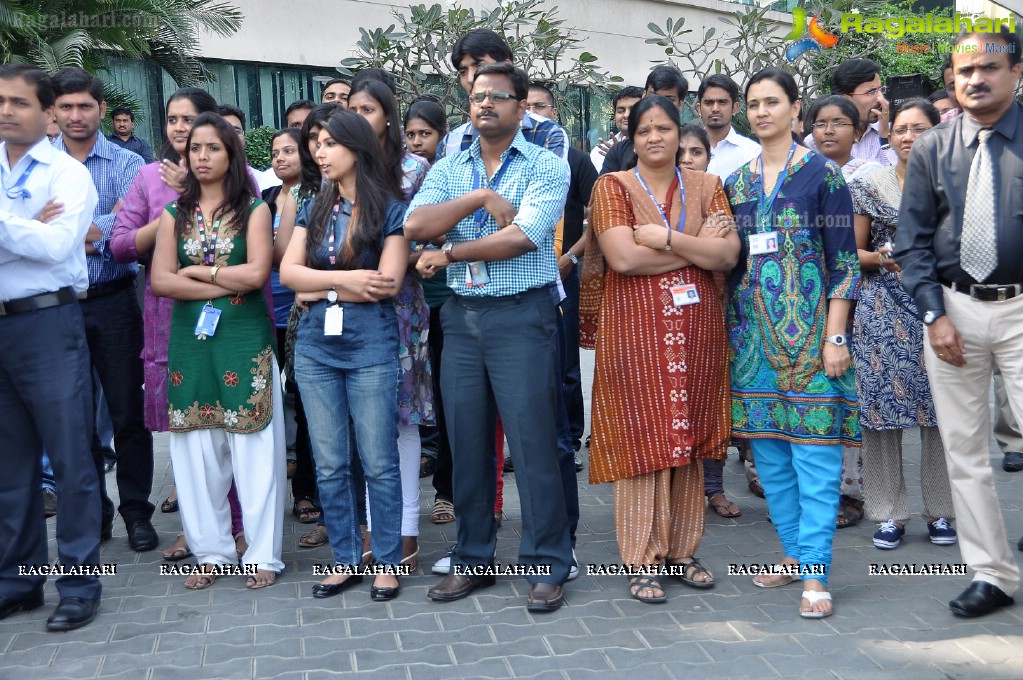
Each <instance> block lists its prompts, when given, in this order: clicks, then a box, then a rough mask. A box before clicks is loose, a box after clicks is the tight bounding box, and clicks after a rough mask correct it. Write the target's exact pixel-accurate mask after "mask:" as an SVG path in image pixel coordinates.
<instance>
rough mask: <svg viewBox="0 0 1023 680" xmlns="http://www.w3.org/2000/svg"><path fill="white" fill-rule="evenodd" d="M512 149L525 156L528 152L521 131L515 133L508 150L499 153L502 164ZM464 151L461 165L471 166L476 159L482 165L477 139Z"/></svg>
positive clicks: (527, 143)
mask: <svg viewBox="0 0 1023 680" xmlns="http://www.w3.org/2000/svg"><path fill="white" fill-rule="evenodd" d="M512 149H515V150H516V151H518V152H519V153H520V154H522V155H527V153H528V151H529V142H527V141H526V138H525V137H523V136H522V131H521V130H520V131H518V132H516V133H515V138H514V139H512V143H511V144H509V145H508V148H507V149H505V150H504V151H502V152H501V162H502V163H504V159H505V158H507V157H508V154H509V153H510V152H511V150H512ZM466 151H467V153H466V154H465V157H464V158H462V159H461V162H462V163H463V164H468V165H473V164H474V163H475V162H476V161H477V159H478V160H479V162H480V163H483V150H482V148H481V147H480V138H479V137H476V139H474V140H473V142H472V146H470V147H469V148H468V149H466Z"/></svg>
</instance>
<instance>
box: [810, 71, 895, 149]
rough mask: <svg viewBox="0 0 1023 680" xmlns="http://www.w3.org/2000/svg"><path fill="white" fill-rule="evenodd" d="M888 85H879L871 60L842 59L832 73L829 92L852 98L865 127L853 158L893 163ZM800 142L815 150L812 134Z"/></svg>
mask: <svg viewBox="0 0 1023 680" xmlns="http://www.w3.org/2000/svg"><path fill="white" fill-rule="evenodd" d="M887 92H888V88H887V87H885V86H883V85H882V84H881V67H880V66H878V64H877V62H875V61H871V60H870V59H850V60H848V61H843V62H842V63H841V64H839V65H838V68H836V69H835V72H834V73H832V74H831V93H832V94H838V95H842V96H843V97H846V98H847V99H849V100H851V101H852V103H853V104H855V105H856V108H857V109H858V110H859V112H860V121H861V122H862V124H865V125H866V126H867V128H866V130H865V131H864V132H863V136H862V137H860V140H859V141H858V142H856V143H855V144H853V147H852V157H853V158H859V159H862V160H864V161H875V162H877V163H880V164H881V165H885V166H887V165H895V162H896V160H897V158H896V156H895V154H894V153H893V152H892V151H891V149H887V148H884V149H883V148H882V147H887V145H888V127H889V125H888V100H887V99H885V93H887ZM803 145H804V146H806V147H807V148H809V149H812V150H814V151H816V150H817V146H816V145H815V144H814V142H813V135H807V136H806V139H804V140H803Z"/></svg>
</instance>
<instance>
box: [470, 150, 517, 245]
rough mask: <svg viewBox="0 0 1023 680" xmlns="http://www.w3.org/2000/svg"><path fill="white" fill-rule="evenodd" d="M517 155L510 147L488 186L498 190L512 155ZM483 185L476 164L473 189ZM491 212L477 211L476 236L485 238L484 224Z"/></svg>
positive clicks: (473, 173)
mask: <svg viewBox="0 0 1023 680" xmlns="http://www.w3.org/2000/svg"><path fill="white" fill-rule="evenodd" d="M513 155H515V149H508V155H507V156H505V157H504V160H503V161H502V162H501V167H500V168H498V169H497V174H495V175H494V179H493V181H491V182H489V186H488V187H487V188H489V189H491V190H493V191H497V187H498V186H499V185H500V184H501V178H503V177H504V172H505V170H507V169H508V166H509V165H511V159H512V156H513ZM481 186H483V180H482V178H480V173H479V170H477V169H476V165H475V164H473V166H472V188H473V190H476V189H479V188H480V187H481ZM488 217H489V214H488V213H487V211H486V209H484V208H480V209H479V210H477V211H476V238H483V225H484V224H486V221H487V218H488Z"/></svg>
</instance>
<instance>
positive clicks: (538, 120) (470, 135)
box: [437, 111, 568, 163]
mask: <svg viewBox="0 0 1023 680" xmlns="http://www.w3.org/2000/svg"><path fill="white" fill-rule="evenodd" d="M521 130H522V136H523V137H524V138H525V140H526V141H527V142H529V143H530V144H535V145H537V146H539V147H541V148H544V149H547V150H548V151H550V152H552V153H554V154H556V155H557V156H560V157H561V159H562V160H563V161H565V162H566V163H567V162H568V135H566V134H565V130H564V128H562V127H561V126H560V125H558V123H557V122H556V121H553V120H550V119H549V118H544V117H542V116H538V115H536V114H535V113H533V112H531V111H526V113H525V115H524V116H522V128H521ZM479 135H480V133H479V130H477V129H476V128H474V127H473V126H472V122H471V121H469V122H465V123H463V124H461V125H459V126H458V127H456V128H455V129H454V130H452V131H451V132H449V133H448V134H447V135H446V136H445V137H444V139H443V140H442V141H441V144H440V147H439V148H438V149H437V158H443V157H444V156H454V155H455V154H456V153H458V152H459V151H465V150H466V149H468V148H469V147H470V146H472V143H473V142H474V141H475V140H476V139H477V138H478V137H479Z"/></svg>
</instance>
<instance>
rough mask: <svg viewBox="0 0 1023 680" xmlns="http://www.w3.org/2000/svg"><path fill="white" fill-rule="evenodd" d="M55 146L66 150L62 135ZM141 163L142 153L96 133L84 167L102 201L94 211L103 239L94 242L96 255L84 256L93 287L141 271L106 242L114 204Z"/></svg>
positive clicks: (133, 179)
mask: <svg viewBox="0 0 1023 680" xmlns="http://www.w3.org/2000/svg"><path fill="white" fill-rule="evenodd" d="M53 146H54V147H55V148H56V149H57V150H58V151H63V152H65V153H67V147H65V146H64V136H63V135H61V136H60V137H57V139H55V140H54V141H53ZM142 165H143V162H142V156H140V155H138V154H137V153H135V152H134V151H128V150H127V149H122V148H121V147H119V146H117V145H115V144H114V143H113V142H111V141H110V140H109V139H107V138H106V137H104V136H103V135H96V144H95V145H94V146H93V147H92V151H90V152H89V155H88V157H86V159H85V167H86V169H87V170H88V171H89V174H90V175H92V183H93V184H94V185H95V186H96V192H97V193H98V194H99V203H98V204H96V210H95V212H93V216H92V223H93V224H95V225H96V227H97V228H98V229H99V230H100V231H102V232H103V238H101V239H100V240H99V241H93V243H92V247H93V248H95V249H96V254H94V255H93V254H89V255H88V256H87V257H86V258H85V261H86V264H87V265H88V267H89V285H90V286H94V285H96V284H97V283H106V282H108V281H116V280H117V279H120V278H124V277H125V276H129V275H130V276H134V275H135V274H136V273H138V270H139V268H138V264H136V263H135V262H131V263H128V264H121V263H120V262H118V261H117V260H115V259H114V255H113V253H111V252H110V249H109V248H107V244H108V243H109V241H110V232H112V231H113V230H114V217H115V213H114V212H113V210H114V206H115V205H116V204H117V202H118V201H119V200H121V199H122V198H124V195H125V194H127V193H128V188H129V187H131V185H132V184H133V183H134V182H135V176H136V175H138V174H139V170H141V169H142Z"/></svg>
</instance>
